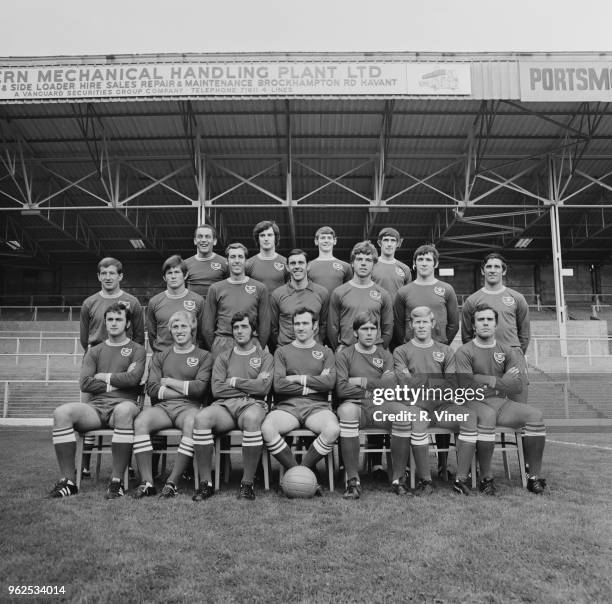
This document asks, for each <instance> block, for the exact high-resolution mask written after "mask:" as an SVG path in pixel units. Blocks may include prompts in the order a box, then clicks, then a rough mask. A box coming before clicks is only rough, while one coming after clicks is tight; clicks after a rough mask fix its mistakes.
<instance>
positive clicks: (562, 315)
mask: <svg viewBox="0 0 612 604" xmlns="http://www.w3.org/2000/svg"><path fill="white" fill-rule="evenodd" d="M558 185H559V180H558V178H557V174H556V164H555V161H554V158H552V157H550V158H549V160H548V190H549V196H550V200H551V202H552V203H551V206H550V238H551V244H552V256H553V275H554V279H555V303H556V307H557V325H558V326H559V338H560V345H561V356H564V357H566V356H567V308H566V306H565V294H564V291H563V259H562V256H561V234H560V229H559V205H560V204H559V186H558Z"/></svg>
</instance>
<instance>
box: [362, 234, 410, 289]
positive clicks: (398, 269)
mask: <svg viewBox="0 0 612 604" xmlns="http://www.w3.org/2000/svg"><path fill="white" fill-rule="evenodd" d="M401 245H402V238H401V237H400V234H399V231H397V230H396V229H392V228H390V227H386V228H384V229H382V230H381V231H380V233H378V247H379V248H380V256H379V257H378V262H377V263H376V264H375V265H374V270H373V271H372V281H374V283H378V285H380V286H381V287H383V288H384V289H386V290H387V291H388V292H389V295H390V296H391V299H392V300H393V298H394V297H395V294H396V293H397V290H398V289H399V288H400V287H402V286H404V285H407V284H408V283H410V280H411V279H412V274H411V272H410V269H409V268H408V267H407V266H406V265H405V264H404V263H403V262H400V261H399V260H398V259H397V258H396V257H395V252H396V251H397V248H398V247H400V246H401Z"/></svg>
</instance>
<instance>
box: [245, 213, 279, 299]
mask: <svg viewBox="0 0 612 604" xmlns="http://www.w3.org/2000/svg"><path fill="white" fill-rule="evenodd" d="M253 239H255V244H256V245H257V246H258V247H259V253H258V254H255V256H251V257H250V258H249V259H248V260H247V261H246V265H245V269H244V270H245V273H246V275H247V276H248V277H252V278H253V279H255V280H256V281H260V282H261V283H263V284H264V285H265V286H266V287H267V288H268V292H269V293H270V294H271V293H272V292H273V291H274V290H275V289H276V288H277V287H280V286H281V285H284V284H285V281H286V280H287V279H286V277H287V259H286V258H285V257H284V256H281V255H280V254H279V253H277V251H276V248H277V246H278V243H279V241H280V230H279V228H278V225H277V224H276V222H274V221H273V220H262V221H261V222H258V223H257V224H256V225H255V227H254V228H253Z"/></svg>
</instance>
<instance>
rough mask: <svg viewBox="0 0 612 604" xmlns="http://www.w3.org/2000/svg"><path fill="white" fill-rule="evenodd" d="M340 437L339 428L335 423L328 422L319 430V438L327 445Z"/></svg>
mask: <svg viewBox="0 0 612 604" xmlns="http://www.w3.org/2000/svg"><path fill="white" fill-rule="evenodd" d="M339 436H340V426H339V425H338V423H337V422H328V423H327V424H325V426H324V427H323V430H321V437H322V438H324V439H325V440H326V441H327V442H328V443H333V442H336V441H337V440H338V437H339Z"/></svg>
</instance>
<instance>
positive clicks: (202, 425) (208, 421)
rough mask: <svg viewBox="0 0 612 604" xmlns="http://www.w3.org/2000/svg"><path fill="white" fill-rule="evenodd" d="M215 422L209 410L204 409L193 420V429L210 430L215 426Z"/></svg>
mask: <svg viewBox="0 0 612 604" xmlns="http://www.w3.org/2000/svg"><path fill="white" fill-rule="evenodd" d="M214 423H215V422H214V420H213V418H212V416H211V414H210V412H209V410H208V409H204V410H202V411H200V412H199V413H197V414H196V416H195V417H194V418H193V427H194V428H195V429H196V430H210V429H211V428H212V427H213V426H214Z"/></svg>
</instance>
